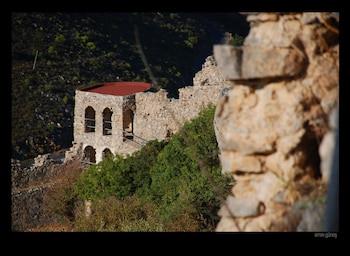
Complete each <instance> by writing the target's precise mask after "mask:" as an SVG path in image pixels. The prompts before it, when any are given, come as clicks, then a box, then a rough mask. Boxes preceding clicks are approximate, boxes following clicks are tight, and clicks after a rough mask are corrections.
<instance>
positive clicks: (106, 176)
mask: <svg viewBox="0 0 350 256" xmlns="http://www.w3.org/2000/svg"><path fill="white" fill-rule="evenodd" d="M164 145H165V142H158V141H151V142H149V143H148V144H147V145H146V146H144V147H143V148H142V149H141V150H140V151H138V152H135V153H134V154H133V155H131V156H129V157H127V158H122V157H120V156H116V157H115V158H109V159H106V160H104V161H102V162H100V163H99V164H98V165H94V166H91V167H89V169H87V170H86V171H85V172H84V173H83V174H82V176H81V177H80V179H79V180H78V182H77V184H76V191H77V194H78V195H79V196H80V198H82V199H97V198H105V197H108V196H111V195H113V196H116V197H117V198H124V197H126V196H130V195H132V194H134V193H136V192H137V190H145V189H146V190H147V187H148V186H149V184H150V182H151V178H150V173H149V170H150V168H151V166H152V165H153V164H154V162H155V161H156V157H157V155H158V153H159V152H160V151H161V150H162V148H163V147H164Z"/></svg>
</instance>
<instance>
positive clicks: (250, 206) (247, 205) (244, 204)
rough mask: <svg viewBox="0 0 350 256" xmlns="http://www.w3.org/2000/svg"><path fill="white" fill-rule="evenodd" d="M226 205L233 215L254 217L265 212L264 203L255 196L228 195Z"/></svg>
mask: <svg viewBox="0 0 350 256" xmlns="http://www.w3.org/2000/svg"><path fill="white" fill-rule="evenodd" d="M226 205H227V208H228V210H229V211H230V213H231V214H232V216H233V217H254V216H258V215H261V214H263V213H264V211H265V205H264V203H262V202H260V201H258V200H256V199H254V198H236V197H233V196H228V197H227V199H226Z"/></svg>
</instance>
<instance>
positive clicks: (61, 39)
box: [55, 34, 66, 44]
mask: <svg viewBox="0 0 350 256" xmlns="http://www.w3.org/2000/svg"><path fill="white" fill-rule="evenodd" d="M65 40H66V38H65V37H64V35H62V34H59V35H56V36H55V42H56V43H59V44H61V43H63V42H64V41H65Z"/></svg>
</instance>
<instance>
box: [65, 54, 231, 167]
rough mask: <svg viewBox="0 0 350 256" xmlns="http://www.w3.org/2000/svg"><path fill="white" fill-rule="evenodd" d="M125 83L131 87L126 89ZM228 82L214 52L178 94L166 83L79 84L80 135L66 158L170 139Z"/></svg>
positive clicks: (92, 157)
mask: <svg viewBox="0 0 350 256" xmlns="http://www.w3.org/2000/svg"><path fill="white" fill-rule="evenodd" d="M121 86H124V87H127V88H126V89H125V88H124V89H125V90H124V91H123V92H121V91H120V90H122V89H123V88H121ZM137 86H139V87H140V86H141V87H142V86H143V87H142V88H141V87H140V88H138V89H137V88H136V89H135V87H137ZM113 87H114V89H113ZM227 87H229V85H227V84H226V83H225V81H224V79H223V78H222V76H221V74H220V72H219V71H218V69H217V67H216V62H215V60H214V58H213V56H209V57H208V58H207V59H206V61H205V63H204V64H203V66H202V70H201V71H199V72H198V73H197V74H196V75H195V77H194V79H193V86H187V87H184V88H181V89H179V98H178V99H173V98H168V96H167V92H166V91H164V90H162V89H161V90H160V91H158V92H151V91H150V90H148V91H147V89H148V88H149V86H148V87H147V84H145V83H129V84H125V83H114V84H112V83H106V84H102V85H97V86H92V87H87V88H83V89H79V90H76V92H75V109H74V141H73V147H72V148H71V149H70V150H69V151H67V152H66V161H69V160H70V159H72V158H77V157H78V158H82V160H83V161H84V162H88V163H97V162H99V161H101V160H102V159H103V158H104V157H105V156H107V155H108V154H113V155H115V154H119V155H127V154H131V153H133V152H135V151H137V150H139V149H140V148H141V147H142V146H143V145H145V144H146V143H147V142H148V141H150V140H164V139H167V138H168V137H169V136H170V135H172V134H173V133H176V132H177V131H178V130H179V128H181V126H182V125H183V124H184V123H185V122H186V121H188V120H190V119H192V118H194V117H196V116H197V115H198V113H199V112H200V111H201V110H202V109H203V108H204V107H206V106H208V105H209V104H210V103H212V104H214V105H215V104H216V102H217V101H218V98H219V96H220V95H221V93H222V91H223V89H224V88H227ZM111 88H112V89H111ZM133 88H134V89H133ZM118 90H119V91H118Z"/></svg>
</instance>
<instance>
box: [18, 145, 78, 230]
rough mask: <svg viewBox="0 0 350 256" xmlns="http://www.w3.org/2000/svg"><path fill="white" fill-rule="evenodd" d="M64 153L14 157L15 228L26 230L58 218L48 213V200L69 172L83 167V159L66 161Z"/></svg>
mask: <svg viewBox="0 0 350 256" xmlns="http://www.w3.org/2000/svg"><path fill="white" fill-rule="evenodd" d="M63 154H64V152H55V153H53V154H46V155H39V156H38V157H36V158H35V159H31V160H26V161H24V162H23V161H22V162H20V161H18V160H14V159H11V180H12V186H11V219H12V230H13V231H27V230H29V229H31V228H33V227H36V226H39V225H45V224H48V223H51V222H52V221H54V220H56V219H55V218H57V217H56V216H52V214H48V213H47V211H46V209H45V199H46V196H47V194H48V192H50V191H51V190H52V189H53V188H54V185H55V184H56V183H57V182H59V181H60V179H62V178H64V177H65V176H66V175H67V173H68V172H75V171H79V170H80V169H82V168H83V167H84V166H83V165H81V163H80V161H76V160H72V161H67V162H65V163H63Z"/></svg>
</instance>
